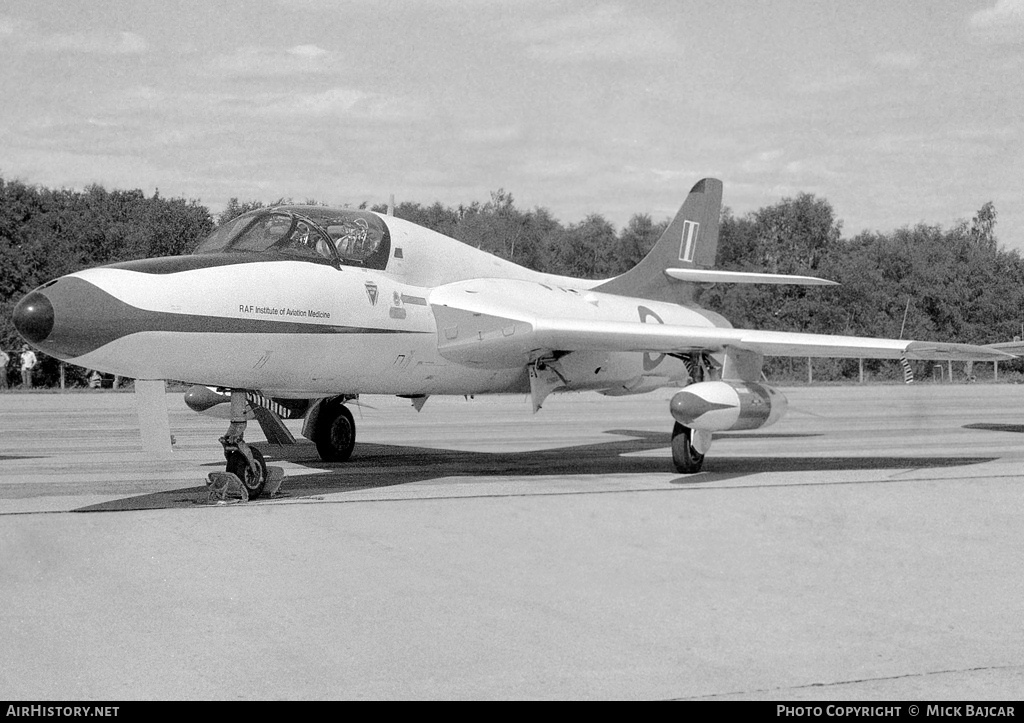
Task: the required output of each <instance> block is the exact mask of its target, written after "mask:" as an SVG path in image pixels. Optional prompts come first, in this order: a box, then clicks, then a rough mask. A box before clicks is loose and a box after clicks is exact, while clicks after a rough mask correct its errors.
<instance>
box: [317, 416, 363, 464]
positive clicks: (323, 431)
mask: <svg viewBox="0 0 1024 723" xmlns="http://www.w3.org/2000/svg"><path fill="white" fill-rule="evenodd" d="M314 441H315V442H316V451H317V453H318V454H319V455H320V459H322V460H323V461H324V462H345V461H347V460H348V458H349V457H351V456H352V448H353V447H355V446H356V421H355V420H354V419H352V412H350V411H348V408H347V407H345V405H344V404H330V405H326V406H324V408H323V409H321V410H320V417H319V418H318V419H317V423H316V439H315V440H314Z"/></svg>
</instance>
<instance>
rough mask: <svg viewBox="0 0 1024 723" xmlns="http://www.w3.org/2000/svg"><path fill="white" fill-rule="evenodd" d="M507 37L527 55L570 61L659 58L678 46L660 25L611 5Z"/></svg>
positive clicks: (588, 10)
mask: <svg viewBox="0 0 1024 723" xmlns="http://www.w3.org/2000/svg"><path fill="white" fill-rule="evenodd" d="M511 37H512V39H513V40H515V41H518V42H519V43H522V44H523V45H525V46H526V53H527V55H529V56H530V57H533V58H536V59H539V60H554V61H570V62H572V61H588V60H623V59H636V58H652V57H663V56H665V55H671V54H675V53H678V52H679V51H680V50H681V47H682V46H681V42H680V39H679V38H677V37H675V36H673V35H671V34H670V33H669V31H668V29H667V28H666V27H665V26H664V25H663V24H660V23H658V22H656V21H655V20H654V19H652V18H650V17H645V16H643V15H641V14H640V13H639V12H637V11H634V10H632V9H631V10H630V11H627V10H625V9H623V8H621V7H618V6H614V5H605V6H599V7H590V6H588V7H587V9H586V10H581V11H578V12H575V13H568V14H565V15H560V16H557V17H553V18H550V19H548V20H541V21H538V22H536V23H535V24H532V25H531V27H530V28H529V29H524V30H518V31H515V32H513V33H512V35H511Z"/></svg>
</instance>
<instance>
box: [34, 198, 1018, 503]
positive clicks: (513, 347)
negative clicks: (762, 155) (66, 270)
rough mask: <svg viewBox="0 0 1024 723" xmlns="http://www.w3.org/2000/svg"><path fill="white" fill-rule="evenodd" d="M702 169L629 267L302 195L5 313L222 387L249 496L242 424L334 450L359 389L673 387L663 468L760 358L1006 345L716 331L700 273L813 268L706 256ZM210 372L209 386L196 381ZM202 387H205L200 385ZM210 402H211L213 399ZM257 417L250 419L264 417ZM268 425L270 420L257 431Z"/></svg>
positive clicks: (86, 275) (47, 348)
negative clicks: (751, 265)
mask: <svg viewBox="0 0 1024 723" xmlns="http://www.w3.org/2000/svg"><path fill="white" fill-rule="evenodd" d="M721 198H722V184H721V182H720V181H718V180H716V179H711V178H706V179H704V180H701V181H700V182H698V183H697V184H696V185H695V186H694V187H693V189H692V190H691V191H690V194H689V196H688V197H687V198H686V200H685V202H684V203H683V205H682V207H681V208H680V210H679V212H678V214H677V215H676V216H675V218H674V219H673V220H672V222H671V223H670V224H669V226H668V227H667V229H666V230H665V232H664V235H662V237H661V238H660V239H659V240H658V242H657V243H656V244H655V246H654V247H653V248H652V250H651V252H650V253H649V254H648V255H647V256H646V257H645V258H644V259H643V260H642V261H641V262H640V263H639V264H638V265H637V266H636V267H634V268H633V269H631V270H630V271H627V272H626V273H624V274H622V275H621V276H617V277H615V278H612V279H607V280H600V281H592V280H583V279H575V278H569V277H563V276H555V275H552V274H546V273H540V272H537V271H533V270H530V269H527V268H524V267H522V266H518V265H516V264H514V263H512V262H510V261H506V260H503V259H500V258H497V257H495V256H493V255H491V254H488V253H486V252H483V251H480V250H477V249H474V248H472V247H470V246H467V245H465V244H463V243H460V242H459V241H456V240H454V239H451V238H448V237H446V236H443V235H441V234H438V233H435V232H433V231H430V230H428V229H425V228H422V227H420V226H417V225H415V224H413V223H410V222H408V221H404V220H401V219H398V218H395V217H393V216H390V215H381V214H377V213H371V212H368V211H357V210H351V209H330V208H326V207H320V206H291V205H289V206H279V207H272V208H261V209H258V210H255V211H251V212H249V213H246V214H244V215H241V216H239V217H238V218H236V219H234V220H232V221H230V222H228V223H226V224H223V225H222V226H220V227H219V228H218V229H216V230H215V231H214V232H213V234H212V235H211V236H210V237H209V238H207V239H206V240H205V241H203V242H202V243H201V244H200V245H199V247H198V248H197V249H196V251H195V252H194V253H193V254H191V255H187V256H176V257H165V258H152V259H144V260H140V261H130V262H125V263H117V264H112V265H109V266H102V267H98V268H92V269H87V270H84V271H79V272H76V273H73V274H69V275H67V276H62V277H60V278H58V279H54V280H52V281H49V282H47V283H45V284H43V285H42V286H40V287H39V288H37V289H35V290H34V291H32V292H30V293H29V294H28V295H26V296H25V297H24V298H23V299H22V300H21V301H20V302H19V303H18V305H17V307H16V308H15V310H14V323H15V326H16V327H17V329H18V331H19V332H20V333H21V335H22V336H23V337H24V338H25V339H26V340H27V341H28V342H29V343H31V344H32V345H34V346H35V347H37V348H38V349H40V350H41V351H43V352H45V353H46V354H49V355H51V356H54V357H57V358H60V359H63V360H66V361H69V362H72V363H74V364H78V365H81V366H84V367H88V368H90V369H98V370H100V371H103V372H108V373H113V374H120V375H123V376H128V377H134V378H136V379H139V380H168V379H173V380H181V381H188V382H192V383H195V384H197V385H202V386H198V387H194V388H193V389H192V390H190V392H189V396H188V400H187V401H188V402H189V404H190V406H192V407H193V408H195V409H197V410H202V409H206V408H208V407H211V406H213V405H215V404H216V403H218V402H220V401H225V400H230V415H229V416H230V419H231V423H230V425H229V428H228V432H227V434H226V435H225V436H224V437H222V438H221V440H220V441H221V443H222V444H223V446H224V451H225V456H226V459H227V471H229V472H234V473H235V474H237V475H238V476H239V478H240V479H241V480H242V481H243V483H244V484H245V485H246V487H247V489H248V491H249V495H250V497H255V496H258V495H259V494H260V492H261V491H262V489H263V485H264V483H265V482H266V478H267V472H266V464H265V463H264V461H263V457H262V455H261V454H260V453H259V451H258V450H256V449H255V448H251V447H250V446H249V445H248V444H246V443H245V441H244V430H245V425H246V420H247V419H250V418H253V416H254V415H255V416H256V417H257V418H259V419H260V421H261V422H265V423H266V424H265V426H264V428H265V429H268V428H269V429H271V430H273V429H274V422H275V421H276V422H277V423H278V425H277V429H278V432H279V434H280V436H281V437H289V436H290V433H289V432H288V431H287V428H285V427H284V425H283V424H281V423H280V419H281V418H298V417H302V418H304V420H305V421H304V423H303V430H302V433H303V435H304V436H306V437H307V438H309V439H311V440H312V441H313V442H315V444H316V448H317V450H318V452H319V454H320V456H321V457H322V458H323V459H324V460H326V461H330V462H344V461H345V460H347V459H348V458H349V456H350V455H351V454H352V450H353V445H354V443H355V437H356V428H355V422H354V420H353V418H352V414H351V412H350V411H349V410H348V408H347V406H346V404H348V403H352V402H354V401H356V400H357V398H358V396H359V395H360V394H389V395H398V396H403V397H408V398H410V399H411V400H412V402H413V406H415V407H416V408H417V410H418V409H420V408H421V407H422V405H423V404H424V402H425V401H426V400H427V398H428V397H429V396H431V395H437V394H453V395H470V394H472V395H475V394H488V393H490V394H500V393H525V394H529V395H530V397H531V399H532V404H533V408H534V411H537V410H538V409H540V407H541V405H542V404H543V402H544V400H545V398H546V397H547V396H548V394H550V393H551V392H553V391H566V390H572V391H579V390H592V391H596V392H599V393H601V394H605V395H611V396H614V395H624V394H642V393H644V392H649V391H652V390H655V389H659V388H662V387H678V388H679V389H680V391H679V392H678V393H676V394H675V396H673V397H672V399H671V402H670V404H669V409H668V410H667V411H668V412H669V414H670V415H671V417H672V418H673V419H674V420H675V424H674V429H673V433H672V456H673V461H674V464H675V468H676V470H678V471H679V472H681V473H694V472H698V471H699V470H700V469H701V466H702V463H703V460H704V455H705V454H706V453H707V452H708V450H709V448H710V447H711V443H712V435H713V433H714V432H717V431H725V430H736V429H756V428H759V427H764V426H766V425H769V424H772V423H773V422H775V421H777V420H778V419H779V418H780V417H782V415H783V414H784V413H785V411H786V406H787V403H786V399H785V397H784V396H783V395H782V394H781V393H780V392H778V391H777V390H775V389H773V388H771V387H770V386H768V385H767V384H765V383H764V382H763V380H762V372H761V368H762V362H763V358H764V356H766V355H769V356H795V357H852V358H858V357H859V358H892V359H901V358H902V359H936V360H965V361H966V360H993V359H1008V358H1011V357H1010V355H1007V354H1004V353H1002V352H1000V351H998V350H994V349H987V348H983V347H978V346H969V345H963V344H952V343H933V342H921V341H907V340H898V339H875V338H864V337H851V336H828V335H817V334H803V333H787V332H776V331H758V330H753V329H735V328H733V327H732V326H731V325H730V323H729V322H728V321H727V320H726V319H724V318H723V317H722V316H720V315H719V314H717V313H715V312H713V311H710V310H708V309H704V308H701V307H700V306H698V305H697V303H696V302H695V300H694V299H695V296H694V292H695V290H696V288H697V286H698V285H699V284H708V283H728V284H733V283H786V284H812V285H813V284H828V283H831V282H829V281H825V280H823V279H817V278H813V277H803V276H783V275H773V274H757V273H739V272H732V271H724V270H716V269H713V268H712V267H713V265H714V262H715V255H716V249H717V245H718V226H719V216H720V209H721ZM205 387H210V388H212V390H213V391H210V390H207V389H205ZM216 390H221V392H217V391H216ZM222 409H223V407H222ZM268 425H269V426H268ZM268 436H271V435H268Z"/></svg>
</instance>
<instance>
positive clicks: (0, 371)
mask: <svg viewBox="0 0 1024 723" xmlns="http://www.w3.org/2000/svg"><path fill="white" fill-rule="evenodd" d="M10 361H11V355H10V354H8V353H7V352H5V351H4V350H3V349H0V389H10V388H11V385H10V384H9V383H8V382H7V364H8V362H10Z"/></svg>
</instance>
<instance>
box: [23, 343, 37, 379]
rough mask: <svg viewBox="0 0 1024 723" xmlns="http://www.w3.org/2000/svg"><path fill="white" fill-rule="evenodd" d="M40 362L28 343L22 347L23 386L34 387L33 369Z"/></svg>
mask: <svg viewBox="0 0 1024 723" xmlns="http://www.w3.org/2000/svg"><path fill="white" fill-rule="evenodd" d="M38 363H39V360H38V359H37V358H36V353H35V352H34V351H32V349H31V348H29V345H28V344H25V345H24V346H23V347H21V385H22V386H23V387H27V388H29V389H31V388H32V370H33V369H35V368H36V364H38Z"/></svg>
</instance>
